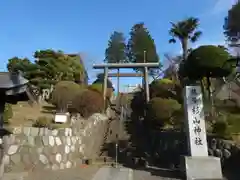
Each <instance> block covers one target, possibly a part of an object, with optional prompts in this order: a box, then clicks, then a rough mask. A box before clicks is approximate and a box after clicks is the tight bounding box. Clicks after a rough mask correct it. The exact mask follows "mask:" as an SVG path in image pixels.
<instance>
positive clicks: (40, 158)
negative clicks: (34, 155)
mask: <svg viewBox="0 0 240 180" xmlns="http://www.w3.org/2000/svg"><path fill="white" fill-rule="evenodd" d="M39 161H40V162H41V163H42V164H45V165H46V164H48V163H49V160H48V158H47V157H46V156H45V155H44V154H40V155H39Z"/></svg>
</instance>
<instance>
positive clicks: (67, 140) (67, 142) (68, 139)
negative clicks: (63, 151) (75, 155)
mask: <svg viewBox="0 0 240 180" xmlns="http://www.w3.org/2000/svg"><path fill="white" fill-rule="evenodd" d="M66 144H67V145H68V146H71V144H72V143H71V137H70V136H67V137H66Z"/></svg>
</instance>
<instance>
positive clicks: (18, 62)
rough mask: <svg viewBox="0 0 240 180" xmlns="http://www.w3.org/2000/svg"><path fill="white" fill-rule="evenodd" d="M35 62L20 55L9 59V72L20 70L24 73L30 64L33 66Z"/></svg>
mask: <svg viewBox="0 0 240 180" xmlns="http://www.w3.org/2000/svg"><path fill="white" fill-rule="evenodd" d="M32 65H33V63H32V62H31V61H30V60H29V59H27V58H23V59H21V58H18V57H13V58H11V59H9V60H8V64H7V69H8V71H9V72H19V71H21V72H22V73H24V72H26V71H28V70H29V68H30V66H32Z"/></svg>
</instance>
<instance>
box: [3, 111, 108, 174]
mask: <svg viewBox="0 0 240 180" xmlns="http://www.w3.org/2000/svg"><path fill="white" fill-rule="evenodd" d="M107 119H108V118H107V117H106V116H104V115H101V114H95V115H93V116H91V117H90V118H89V119H88V120H86V122H87V123H86V125H85V126H84V127H82V128H78V127H79V126H75V127H72V128H65V129H55V130H49V129H47V128H34V127H16V128H14V129H13V134H11V135H9V136H4V137H3V144H4V149H5V156H4V159H3V162H4V164H5V172H7V171H23V170H30V169H39V168H41V169H42V168H51V169H53V170H56V169H64V168H70V167H72V166H76V164H77V163H78V162H79V161H81V160H82V159H87V158H95V157H96V156H97V155H98V152H99V150H100V149H99V148H100V146H101V145H102V143H103V136H104V135H103V134H104V131H105V128H106V122H107Z"/></svg>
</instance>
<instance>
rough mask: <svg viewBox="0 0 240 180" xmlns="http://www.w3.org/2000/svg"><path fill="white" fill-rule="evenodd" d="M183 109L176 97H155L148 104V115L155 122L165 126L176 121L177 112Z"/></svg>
mask: <svg viewBox="0 0 240 180" xmlns="http://www.w3.org/2000/svg"><path fill="white" fill-rule="evenodd" d="M180 110H181V104H179V103H178V102H177V101H176V100H174V99H164V98H159V97H155V98H153V99H151V100H150V101H149V103H148V105H147V117H148V120H151V121H152V122H154V123H155V124H157V125H159V126H160V127H163V126H165V125H168V124H174V123H175V121H174V120H175V118H176V117H175V114H177V113H178V111H180Z"/></svg>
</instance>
